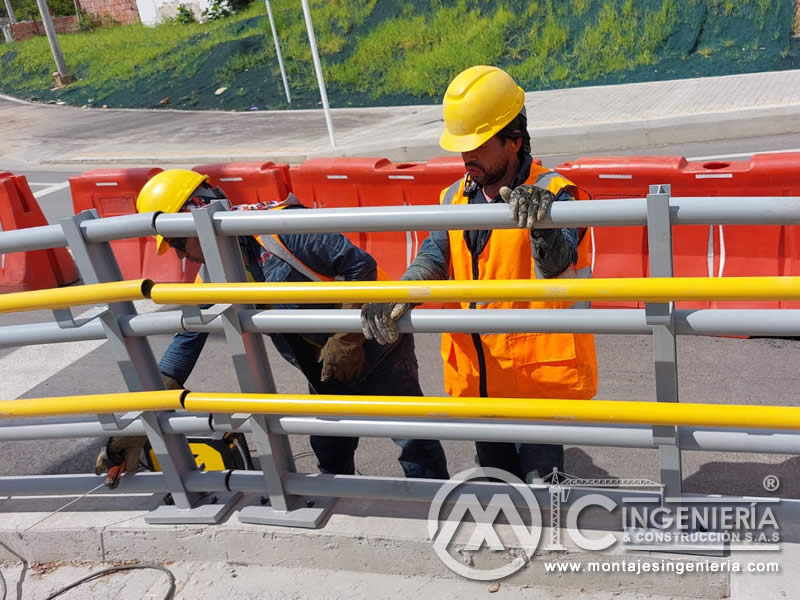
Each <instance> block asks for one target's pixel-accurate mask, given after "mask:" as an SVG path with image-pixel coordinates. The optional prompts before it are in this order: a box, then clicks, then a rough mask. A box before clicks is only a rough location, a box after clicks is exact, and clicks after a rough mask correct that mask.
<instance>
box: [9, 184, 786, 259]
mask: <svg viewBox="0 0 800 600" xmlns="http://www.w3.org/2000/svg"><path fill="white" fill-rule="evenodd" d="M670 207H671V212H672V223H673V225H701V224H750V225H770V224H772V225H787V224H800V202H798V199H797V198H791V197H781V196H778V197H761V198H741V197H720V198H695V197H692V198H672V199H670ZM214 220H215V222H216V226H217V229H218V231H219V232H220V233H221V234H222V235H230V236H233V235H252V234H258V233H317V232H329V231H342V232H357V231H408V230H428V231H433V230H447V229H513V228H515V227H516V224H515V223H514V222H513V221H512V220H511V216H510V213H509V209H508V207H507V206H506V205H505V204H487V205H477V206H476V205H470V206H437V205H430V206H376V207H352V208H324V209H308V210H302V211H271V212H270V211H258V212H249V211H248V212H238V211H233V212H222V213H218V214H215V215H214ZM645 222H646V200H645V199H644V198H624V199H618V200H585V201H581V202H558V203H555V204H553V206H552V208H551V209H550V215H549V216H548V217H547V218H545V219H544V220H543V221H542V223H541V224H540V227H544V228H553V227H579V226H597V227H602V226H623V225H644V224H645ZM194 227H195V226H194V220H193V218H192V215H190V214H186V213H180V214H159V213H144V214H132V215H123V216H117V217H106V218H103V219H93V220H90V221H86V222H84V223H82V224H81V229H82V230H83V233H84V235H85V237H86V239H87V240H88V241H90V242H105V241H110V240H115V239H124V238H134V237H143V236H149V235H154V234H155V233H160V234H162V235H164V236H167V237H195V236H196V235H197V232H196V231H195V228H194ZM66 245H67V240H66V236H65V235H64V232H63V231H62V230H61V227H60V226H58V225H45V226H41V227H30V228H27V229H18V230H12V231H3V232H0V253H8V252H24V251H30V250H42V249H47V248H56V247H61V246H66Z"/></svg>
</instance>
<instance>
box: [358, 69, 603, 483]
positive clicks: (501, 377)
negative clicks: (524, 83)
mask: <svg viewBox="0 0 800 600" xmlns="http://www.w3.org/2000/svg"><path fill="white" fill-rule="evenodd" d="M524 104H525V94H524V92H523V91H522V89H521V88H520V87H518V86H517V84H516V83H515V82H514V80H513V79H512V78H511V77H510V76H509V75H508V74H507V73H505V72H504V71H503V70H501V69H498V68H497V67H490V66H476V67H471V68H469V69H466V70H465V71H463V72H462V73H460V74H459V75H458V76H456V78H455V79H453V81H452V82H451V83H450V85H449V87H448V88H447V91H446V93H445V96H444V104H443V113H444V132H443V133H442V135H441V138H440V141H439V143H440V145H441V146H442V148H444V149H445V150H447V151H450V152H460V153H461V156H462V158H463V159H464V166H465V167H466V174H465V176H464V177H463V178H461V179H460V180H458V181H456V182H455V183H453V184H452V185H451V186H449V187H447V188H446V189H444V190H442V192H441V195H440V202H441V204H442V205H459V204H485V203H491V202H505V203H507V204H508V205H509V208H510V212H511V215H512V217H513V219H514V221H516V223H517V225H518V226H519V229H498V230H484V231H461V230H456V231H433V232H431V234H430V237H428V239H426V240H425V242H424V243H423V245H422V247H421V248H420V252H419V254H418V255H417V257H416V258H415V259H414V262H413V263H412V264H411V265H410V266H409V267H408V270H407V271H406V273H405V274H404V275H403V277H402V279H405V280H426V279H454V280H495V279H501V280H503V279H541V278H554V277H590V276H591V259H590V246H589V236H585V237H584V236H583V235H582V234H583V233H584V232H582V231H579V230H577V229H574V228H563V229H552V228H551V229H543V228H539V227H537V225H538V224H539V223H540V222H541V220H542V219H543V218H544V216H545V215H546V214H547V212H548V209H549V207H550V205H551V204H552V203H553V202H564V201H571V200H574V199H575V186H574V185H573V184H572V183H571V182H570V181H569V180H567V179H566V178H564V177H562V176H561V175H559V174H558V173H556V172H554V171H551V170H549V169H546V168H543V167H541V166H538V165H536V164H534V163H533V159H532V157H531V145H530V135H529V134H528V130H527V118H526V113H525V106H524ZM412 306H413V305H411V304H407V303H390V304H366V305H364V306H363V307H362V311H361V323H362V329H363V332H364V335H365V337H366V338H367V339H369V340H376V341H378V342H380V343H382V344H387V343H393V342H394V340H396V339H397V337H398V335H399V331H398V327H397V323H396V321H397V320H398V319H399V318H400V317H402V316H403V315H404V314H405V313H406V312H408V310H409V309H411V308H412ZM460 306H461V308H463V309H467V310H492V309H498V308H505V309H507V308H568V307H569V304H568V303H565V302H489V303H486V304H476V303H474V302H472V303H469V302H462V303H460ZM442 358H443V360H444V381H445V389H446V391H447V393H448V394H450V395H452V396H461V397H482V398H492V397H500V398H502V397H514V398H540V399H546V398H576V399H589V398H592V397H593V396H594V395H595V393H596V391H597V360H596V357H595V348H594V338H593V336H592V335H589V334H572V333H508V334H477V333H475V334H467V333H445V334H443V335H442ZM539 401H546V400H539ZM475 445H476V449H477V458H478V462H479V464H480V465H481V466H483V467H495V468H500V469H504V470H505V471H508V472H510V473H512V474H514V475H516V476H517V477H519V478H520V479H522V480H524V481H527V482H529V483H531V482H532V481H533V480H535V479H538V478H541V477H544V476H545V475H547V474H548V473H550V472H551V471H552V469H553V468H554V467H555V468H557V469H559V470H563V469H564V448H563V446H561V445H551V444H526V443H523V444H519V443H518V444H514V443H497V442H476V444H475Z"/></svg>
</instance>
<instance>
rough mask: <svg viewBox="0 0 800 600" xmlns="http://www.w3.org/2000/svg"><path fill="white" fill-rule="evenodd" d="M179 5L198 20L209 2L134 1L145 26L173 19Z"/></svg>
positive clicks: (199, 0) (179, 0) (180, 0)
mask: <svg viewBox="0 0 800 600" xmlns="http://www.w3.org/2000/svg"><path fill="white" fill-rule="evenodd" d="M180 4H183V5H184V6H186V8H188V9H190V10H191V11H192V12H193V13H194V16H195V18H196V19H197V20H200V18H201V16H202V13H203V10H205V9H206V8H208V5H209V2H208V0H136V5H137V7H138V8H139V16H140V18H141V20H142V23H144V24H145V25H156V24H157V23H163V22H164V21H166V20H168V19H171V18H173V17H174V16H175V15H177V14H178V5H180Z"/></svg>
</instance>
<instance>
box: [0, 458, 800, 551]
mask: <svg viewBox="0 0 800 600" xmlns="http://www.w3.org/2000/svg"><path fill="white" fill-rule="evenodd" d="M101 482H102V476H97V475H89V474H80V475H26V476H16V477H0V495H3V496H49V495H79V494H85V493H86V492H88V491H89V490H92V489H93V488H96V487H97V486H98V485H100V483H101ZM184 484H185V485H186V489H187V490H188V491H192V492H223V491H232V492H244V493H249V494H258V495H261V496H263V495H264V494H265V489H264V475H263V473H262V472H261V471H231V472H230V473H228V472H226V471H192V472H190V473H187V474H186V475H185V476H184ZM442 484H443V481H441V480H437V479H404V478H400V477H363V476H355V475H320V474H309V473H289V474H288V475H287V476H286V478H285V479H284V488H285V489H286V492H287V493H289V494H293V495H297V496H311V497H336V498H361V499H363V498H372V499H381V500H398V501H406V502H408V501H411V502H413V501H417V502H430V501H431V500H432V499H433V498H434V496H435V495H436V493H437V492H438V491H439V489H440V488H441V486H442ZM458 489H459V493H462V494H464V493H469V494H474V495H475V496H476V497H477V498H479V499H480V500H481V501H482V502H487V501H488V500H490V499H491V498H492V497H493V496H494V495H496V494H508V484H505V483H495V482H489V481H472V482H469V483H464V484H462V485H460V486H459V488H458ZM528 489H531V488H528ZM601 489H602V493H603V495H604V496H606V497H608V498H611V499H612V500H615V501H617V502H620V501H622V499H623V498H624V499H630V498H633V497H638V498H640V499H642V500H645V499H647V498H653V497H656V498H660V496H661V489H660V488H658V487H654V488H642V489H632V488H601ZM166 491H167V489H166V478H165V477H164V475H163V473H136V474H135V475H134V476H130V475H129V474H126V475H125V476H123V477H122V479H121V480H120V483H119V487H118V488H115V489H113V490H111V489H108V488H106V487H100V488H99V489H97V490H95V491H94V492H92V495H96V496H103V495H106V494H120V493H164V492H166ZM531 491H532V492H533V493H534V495H535V496H536V499H537V502H538V503H539V506H541V507H544V508H546V507H548V506H549V503H550V490H549V488H547V487H545V486H534V487H533V488H532V489H531ZM598 491H599V488H589V487H587V488H578V487H573V488H571V489H570V501H573V502H574V501H575V500H577V499H579V498H581V497H582V496H585V495H587V494H596V493H597V492H598ZM510 497H511V499H512V502H514V503H515V504H516V505H517V506H520V507H522V508H526V505H525V504H522V503H523V502H524V500H523V498H522V497H521V495H520V494H510ZM683 497H684V498H707V499H713V501H714V502H715V503H716V504H719V505H724V504H725V503H726V502H727V501H730V502H736V503H739V502H742V500H745V499H746V500H751V501H754V502H757V501H759V500H761V499H760V498H758V497H752V498H751V497H739V496H720V495H716V494H715V495H702V494H688V495H684V496H683ZM772 509H773V514H774V515H775V517H776V519H777V520H778V522H779V523H781V525H782V539H783V541H796V540H797V537H798V534H797V532H796V531H794V530H793V529H792V528H791V527H788V525H790V524H792V523H795V522H797V519H798V518H800V500H797V499H793V498H781V501H780V503H775V504H773V505H772Z"/></svg>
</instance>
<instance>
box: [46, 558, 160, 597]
mask: <svg viewBox="0 0 800 600" xmlns="http://www.w3.org/2000/svg"><path fill="white" fill-rule="evenodd" d="M134 569H156V570H157V571H162V572H163V573H166V575H167V577H169V590H167V595H166V596H164V600H173V598H175V575H173V574H172V571H170V570H169V569H167V568H166V567H162V566H161V565H124V566H121V567H110V568H108V569H103V570H102V571H98V572H97V573H92V574H91V575H87V576H86V577H84V578H83V579H79V580H78V581H76V582H75V583H71V584H69V585H68V586H67V587H65V588H61V589H60V590H58V591H57V592H54V593H52V594H50V595H49V596H48V597H47V598H45V600H52V599H53V598H55V597H56V596H60V595H61V594H63V593H64V592H68V591H69V590H71V589H73V588H76V587H78V586H79V585H82V584H84V583H86V582H87V581H91V580H93V579H97V578H98V577H103V576H104V575H110V574H112V573H119V572H120V571H133V570H134Z"/></svg>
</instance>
